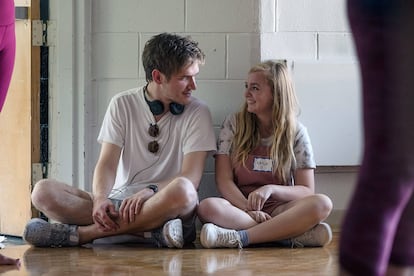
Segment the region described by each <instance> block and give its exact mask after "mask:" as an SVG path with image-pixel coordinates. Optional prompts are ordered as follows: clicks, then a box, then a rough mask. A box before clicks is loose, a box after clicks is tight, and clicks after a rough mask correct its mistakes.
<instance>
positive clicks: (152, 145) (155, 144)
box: [148, 141, 160, 153]
mask: <svg viewBox="0 0 414 276" xmlns="http://www.w3.org/2000/svg"><path fill="white" fill-rule="evenodd" d="M159 148H160V145H159V144H158V142H157V141H152V142H149V143H148V150H149V151H150V152H151V153H156V152H158V150H159Z"/></svg>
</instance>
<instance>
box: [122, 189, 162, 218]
mask: <svg viewBox="0 0 414 276" xmlns="http://www.w3.org/2000/svg"><path fill="white" fill-rule="evenodd" d="M153 194H154V191H152V190H151V189H147V188H145V189H143V190H141V191H139V192H138V193H136V194H134V195H132V196H130V197H127V198H126V199H124V200H123V201H122V204H121V207H120V208H119V214H120V215H121V218H122V220H124V221H126V222H127V223H131V222H134V221H135V217H136V215H138V214H139V213H140V212H141V208H142V205H143V204H144V202H145V201H147V200H148V198H150V197H151V196H152V195H153Z"/></svg>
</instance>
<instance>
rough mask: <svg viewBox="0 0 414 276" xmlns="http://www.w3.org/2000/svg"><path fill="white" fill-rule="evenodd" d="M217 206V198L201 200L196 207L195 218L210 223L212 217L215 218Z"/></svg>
mask: <svg viewBox="0 0 414 276" xmlns="http://www.w3.org/2000/svg"><path fill="white" fill-rule="evenodd" d="M217 206H219V202H218V201H217V198H214V197H209V198H206V199H203V200H202V201H201V202H200V204H199V205H198V207H197V216H198V217H199V219H200V221H201V222H207V221H211V218H212V217H216V216H217V215H218V214H217Z"/></svg>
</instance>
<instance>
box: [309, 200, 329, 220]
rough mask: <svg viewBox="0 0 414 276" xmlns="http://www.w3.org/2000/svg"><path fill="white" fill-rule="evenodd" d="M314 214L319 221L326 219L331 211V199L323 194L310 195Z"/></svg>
mask: <svg viewBox="0 0 414 276" xmlns="http://www.w3.org/2000/svg"><path fill="white" fill-rule="evenodd" d="M312 199H313V204H314V210H315V216H316V217H317V218H318V220H319V221H322V220H324V219H326V218H327V217H328V216H329V214H330V213H331V211H332V208H333V204H332V200H331V199H330V198H329V197H328V196H326V195H324V194H315V195H313V196H312Z"/></svg>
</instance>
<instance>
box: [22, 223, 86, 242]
mask: <svg viewBox="0 0 414 276" xmlns="http://www.w3.org/2000/svg"><path fill="white" fill-rule="evenodd" d="M77 228H78V227H77V226H76V225H68V224H62V223H49V222H47V221H45V220H43V219H39V218H34V219H31V220H30V221H29V222H28V223H27V225H26V228H25V229H24V233H23V239H24V240H25V241H26V242H27V243H29V244H31V245H34V246H37V247H67V246H77V245H79V234H78V231H77Z"/></svg>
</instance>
